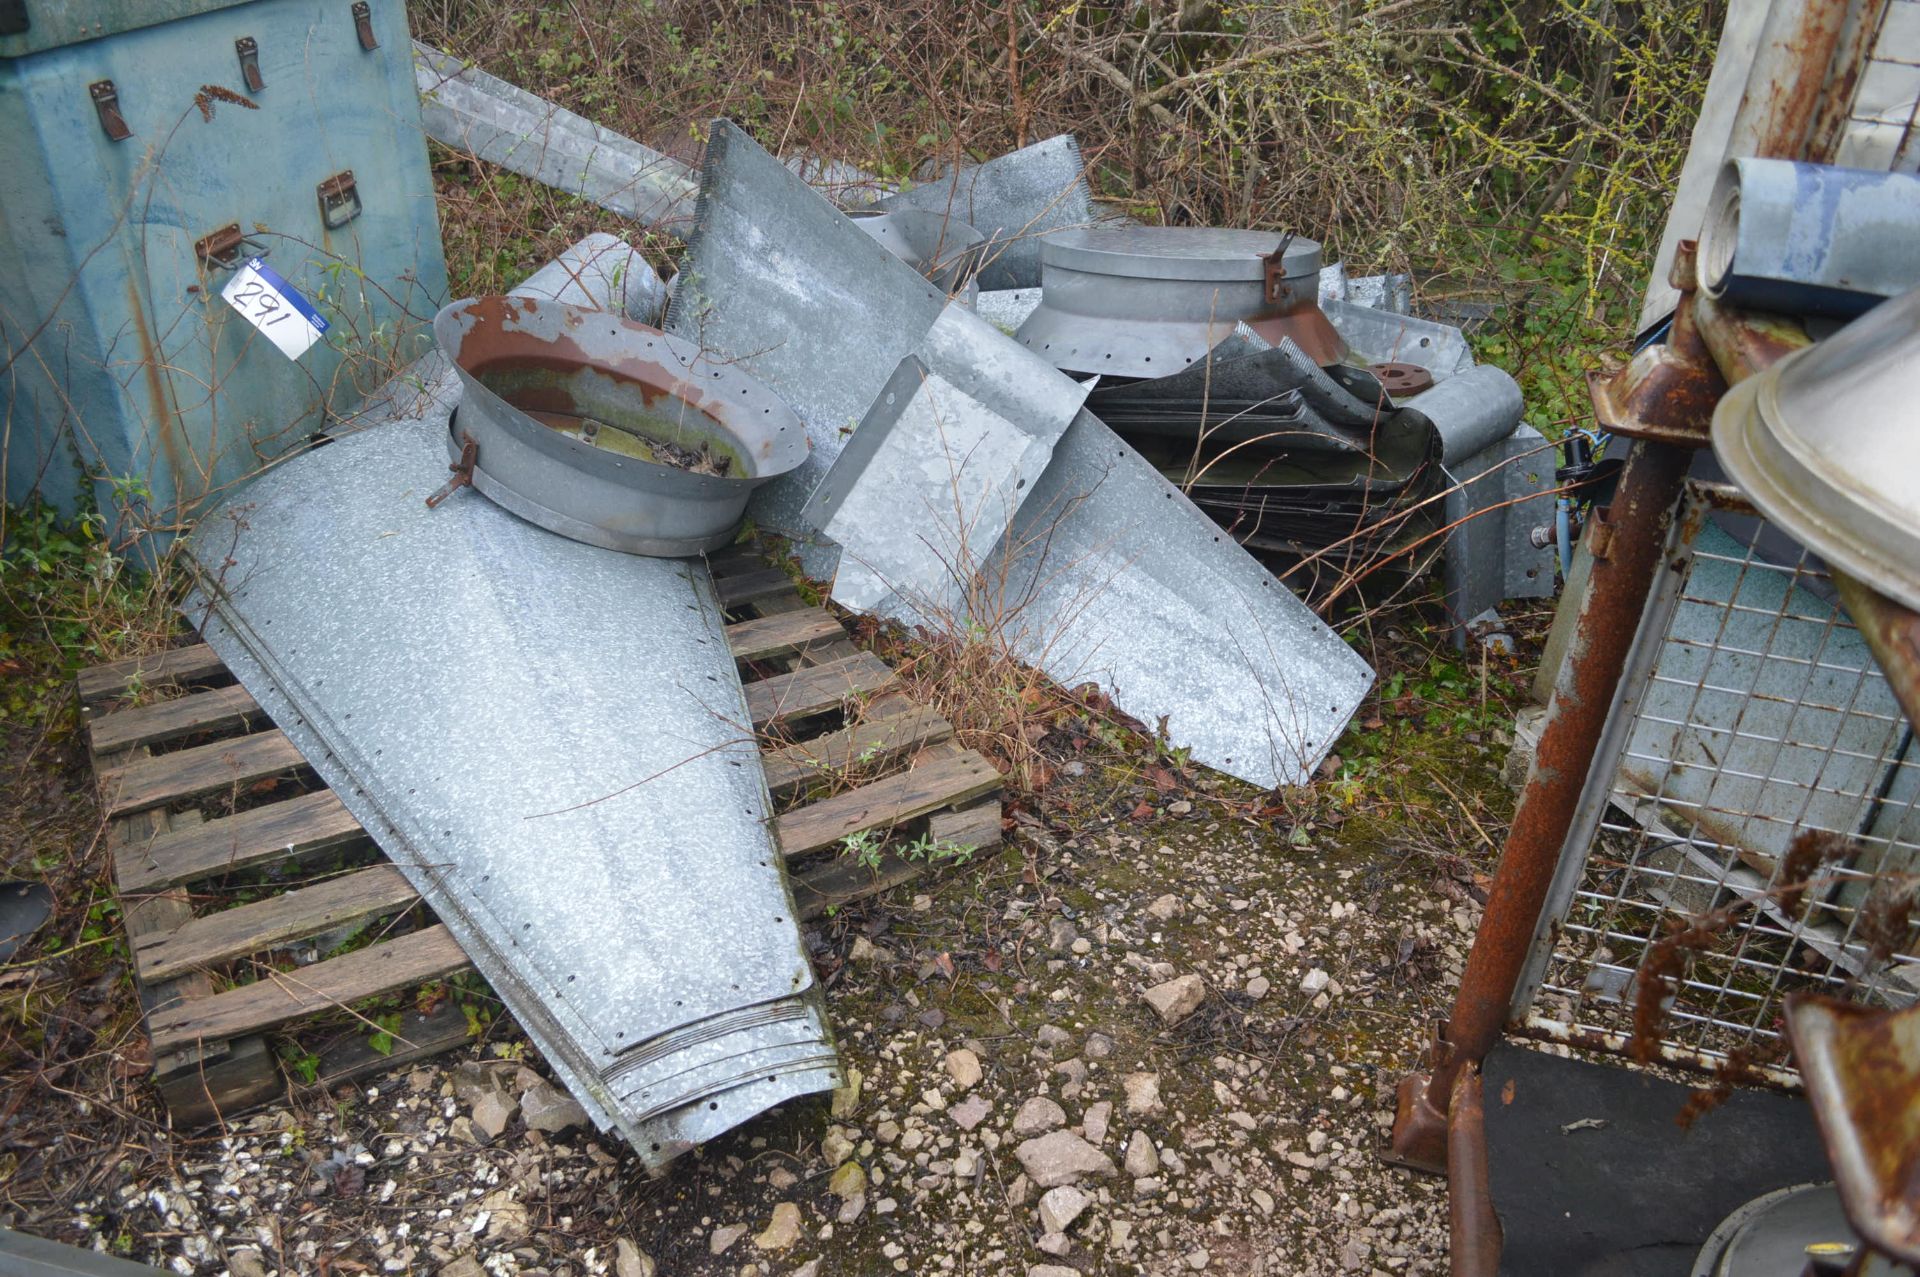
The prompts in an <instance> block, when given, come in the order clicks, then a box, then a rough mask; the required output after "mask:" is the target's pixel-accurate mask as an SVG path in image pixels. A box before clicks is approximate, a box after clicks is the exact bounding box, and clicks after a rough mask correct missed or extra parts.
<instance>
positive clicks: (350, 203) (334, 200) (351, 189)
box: [314, 168, 360, 231]
mask: <svg viewBox="0 0 1920 1277" xmlns="http://www.w3.org/2000/svg"><path fill="white" fill-rule="evenodd" d="M314 189H315V191H316V193H318V195H319V196H320V223H321V225H323V226H325V227H326V228H327V229H328V230H330V231H334V230H339V229H340V228H341V227H342V226H345V225H346V224H347V223H348V222H351V221H352V220H353V219H354V218H356V217H358V216H360V190H359V188H358V187H357V186H355V185H354V181H353V170H352V169H350V168H349V169H341V170H340V171H339V172H338V173H335V174H334V175H333V176H332V177H330V178H328V179H327V180H326V181H324V182H322V183H320V185H319V186H317V187H316V188H314Z"/></svg>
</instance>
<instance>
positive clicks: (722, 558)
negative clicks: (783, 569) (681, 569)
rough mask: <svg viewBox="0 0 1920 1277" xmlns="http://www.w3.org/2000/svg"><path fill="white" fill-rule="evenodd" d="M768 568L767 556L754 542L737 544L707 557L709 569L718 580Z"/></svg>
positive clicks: (713, 552) (715, 551)
mask: <svg viewBox="0 0 1920 1277" xmlns="http://www.w3.org/2000/svg"><path fill="white" fill-rule="evenodd" d="M768 566H770V565H769V564H768V562H767V556H766V555H765V554H764V553H762V552H761V550H760V546H759V544H758V543H757V542H754V541H745V542H736V543H734V544H733V545H729V546H726V547H724V548H722V549H719V550H714V551H711V552H710V553H709V554H708V555H707V569H708V571H710V572H712V573H713V575H714V576H715V577H716V578H719V577H725V576H739V575H740V574H741V573H742V572H757V571H759V570H760V569H761V568H764V567H768Z"/></svg>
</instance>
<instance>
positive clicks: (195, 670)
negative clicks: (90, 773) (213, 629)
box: [74, 643, 227, 705]
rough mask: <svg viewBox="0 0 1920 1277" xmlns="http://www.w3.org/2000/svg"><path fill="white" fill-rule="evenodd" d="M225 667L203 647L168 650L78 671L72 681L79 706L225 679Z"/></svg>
mask: <svg viewBox="0 0 1920 1277" xmlns="http://www.w3.org/2000/svg"><path fill="white" fill-rule="evenodd" d="M226 670H227V667H226V665H224V664H223V663H222V662H221V660H220V658H219V657H217V656H215V655H214V654H213V649H212V648H210V647H208V646H207V645H206V644H205V643H195V644H194V645H193V646H191V647H174V648H168V649H167V650H166V651H164V652H150V653H148V654H147V655H145V656H134V657H129V658H128V659H126V660H124V661H112V662H109V663H108V664H106V665H96V666H94V667H93V668H92V669H90V670H81V671H80V675H79V677H78V678H76V679H75V680H74V684H75V686H76V687H77V688H78V689H79V693H80V703H81V704H82V705H97V704H99V703H100V702H101V701H106V700H112V699H114V698H115V697H118V696H124V695H126V694H127V692H128V690H129V689H131V688H133V687H176V686H179V685H181V684H183V683H204V682H208V681H210V680H212V679H215V678H220V677H223V676H225V675H226Z"/></svg>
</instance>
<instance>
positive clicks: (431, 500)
mask: <svg viewBox="0 0 1920 1277" xmlns="http://www.w3.org/2000/svg"><path fill="white" fill-rule="evenodd" d="M479 460H480V445H479V444H477V443H475V442H474V441H473V436H472V435H470V434H466V433H464V432H463V433H462V434H461V436H460V459H459V460H458V461H455V462H452V463H450V464H449V465H448V466H447V469H449V470H451V471H453V478H451V479H449V480H447V481H446V482H445V483H443V484H441V485H440V490H439V491H438V492H436V493H434V494H433V495H432V496H430V497H428V498H427V509H429V510H432V509H434V508H435V507H437V506H438V505H439V504H440V503H441V502H442V501H445V500H446V499H447V498H448V497H450V496H452V495H453V494H454V493H456V492H458V491H460V489H462V488H466V487H471V486H472V484H473V467H474V463H475V462H477V461H479Z"/></svg>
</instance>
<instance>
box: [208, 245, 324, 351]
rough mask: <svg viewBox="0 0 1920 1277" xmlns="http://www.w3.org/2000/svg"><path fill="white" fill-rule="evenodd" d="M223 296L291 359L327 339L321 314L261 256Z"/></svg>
mask: <svg viewBox="0 0 1920 1277" xmlns="http://www.w3.org/2000/svg"><path fill="white" fill-rule="evenodd" d="M220 295H221V296H222V297H224V298H226V299H227V303H228V304H229V305H231V306H232V307H233V308H234V309H235V310H237V311H239V312H240V313H241V314H242V315H245V316H246V317H247V322H248V323H250V324H252V325H253V326H254V327H255V328H258V329H259V330H260V331H261V332H263V333H265V334H266V337H267V340H268V341H270V342H272V343H273V344H274V345H275V346H278V347H279V348H280V353H281V354H283V355H285V356H286V357H287V358H288V359H298V358H300V356H302V355H304V354H306V353H307V350H308V349H309V348H310V347H311V346H312V345H313V343H314V342H316V341H319V340H320V339H321V338H322V337H324V336H326V332H327V321H326V320H324V319H322V318H321V317H320V312H319V311H317V310H315V309H314V308H313V304H312V303H311V302H309V301H308V300H307V299H306V298H304V297H302V296H301V295H300V290H299V289H297V288H295V287H294V286H293V285H292V284H289V283H288V282H287V281H286V280H285V279H282V278H281V276H280V272H279V271H276V270H275V269H274V268H273V267H271V266H269V265H267V264H266V263H265V262H263V261H261V260H260V259H259V258H258V257H249V258H248V259H247V264H246V265H245V266H242V267H241V268H240V269H239V270H238V271H235V272H234V276H233V278H232V279H231V280H229V281H228V282H227V286H226V287H225V288H223V289H221V290H220Z"/></svg>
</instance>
